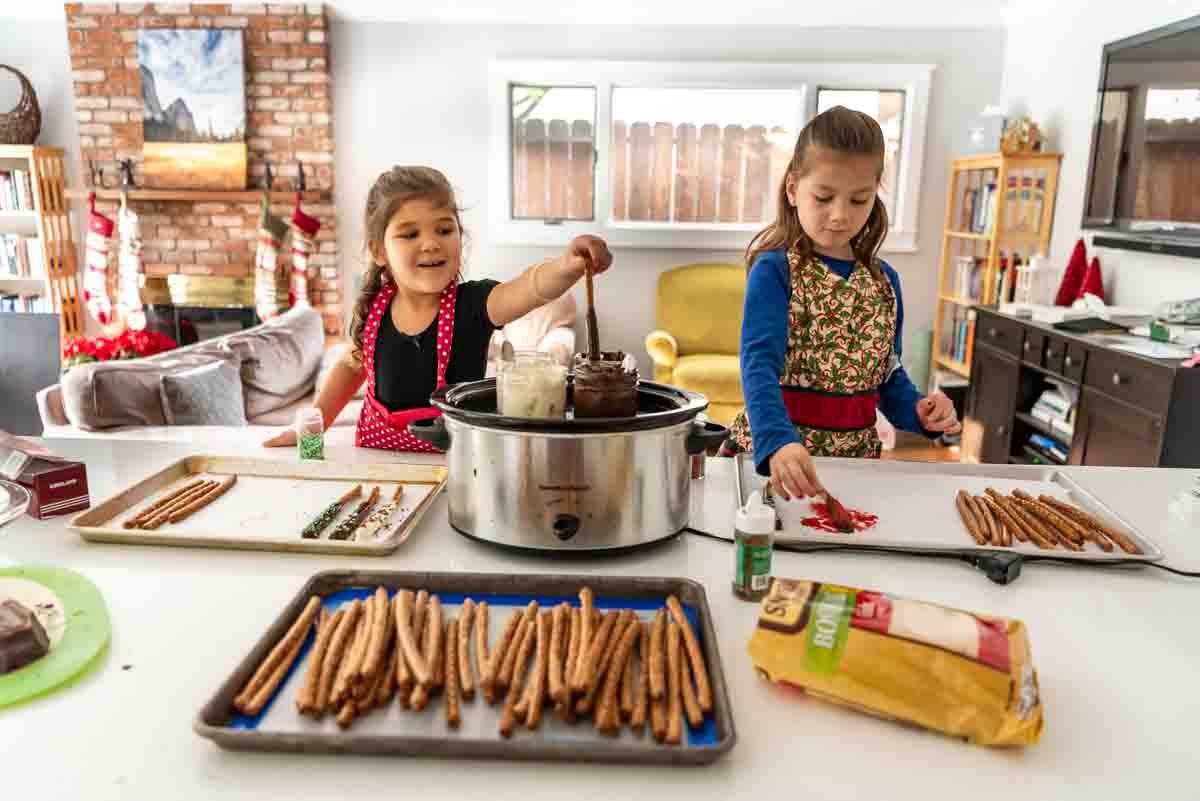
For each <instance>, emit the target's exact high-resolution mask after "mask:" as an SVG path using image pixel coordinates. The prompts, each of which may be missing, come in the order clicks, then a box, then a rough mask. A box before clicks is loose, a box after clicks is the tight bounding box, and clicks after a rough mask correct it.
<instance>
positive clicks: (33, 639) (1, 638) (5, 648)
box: [0, 601, 50, 675]
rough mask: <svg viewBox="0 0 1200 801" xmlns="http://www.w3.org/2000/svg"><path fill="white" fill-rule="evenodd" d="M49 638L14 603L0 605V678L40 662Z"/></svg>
mask: <svg viewBox="0 0 1200 801" xmlns="http://www.w3.org/2000/svg"><path fill="white" fill-rule="evenodd" d="M49 650H50V638H49V637H48V636H46V630H45V629H44V628H42V624H41V622H39V621H38V619H37V618H36V617H35V616H34V614H33V612H31V611H30V610H28V609H26V608H25V607H24V606H22V605H21V604H19V603H17V602H16V601H4V602H3V603H0V675H3V674H5V673H8V672H10V671H13V670H17V669H18V668H23V667H25V666H26V665H28V664H29V663H30V662H32V661H34V660H35V659H41V658H42V657H43V656H45V655H46V652H47V651H49Z"/></svg>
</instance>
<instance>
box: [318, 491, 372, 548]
mask: <svg viewBox="0 0 1200 801" xmlns="http://www.w3.org/2000/svg"><path fill="white" fill-rule="evenodd" d="M378 500H379V487H372V488H371V494H370V495H368V496H367V497H366V499H365V500H363V501H361V502H360V503H359V504H358V506H356V507H354V511H352V512H351V513H350V516H349V517H347V518H346V519H345V520H343V521H342V522H340V523H338V524H337V525H336V526H335V527H334V529H333V531H331V532H329V539H331V540H345V539H349V538H350V535H351V534H353V533H354V530H355V529H356V528H358V525H359V524H360V523H362V521H363V520H364V519H366V517H367V515H368V514H370V512H371V510H372V509H373V508H375V504H376V502H377V501H378Z"/></svg>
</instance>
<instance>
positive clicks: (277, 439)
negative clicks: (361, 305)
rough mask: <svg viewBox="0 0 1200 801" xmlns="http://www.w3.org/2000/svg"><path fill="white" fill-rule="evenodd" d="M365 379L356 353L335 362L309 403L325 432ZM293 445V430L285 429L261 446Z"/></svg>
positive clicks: (350, 353) (350, 352)
mask: <svg viewBox="0 0 1200 801" xmlns="http://www.w3.org/2000/svg"><path fill="white" fill-rule="evenodd" d="M366 378H367V371H366V370H365V369H364V368H363V364H362V355H361V354H360V353H358V352H357V351H355V350H353V349H351V350H348V351H346V353H345V355H343V356H342V358H340V359H338V360H337V363H336V364H335V365H334V366H333V369H332V370H330V371H329V375H328V377H326V379H325V383H323V384H322V385H321V391H320V392H319V393H317V399H316V401H314V403H313V405H314V406H316V407H317V408H318V409H320V410H321V418H322V419H323V420H324V422H325V430H326V431H328V430H329V427H330V426H331V425H333V421H334V420H336V419H337V416H338V415H339V414H341V413H342V409H345V408H346V404H347V403H349V402H350V400H351V398H353V397H354V393H356V392H358V388H359V387H361V386H362V382H363V381H365V380H366ZM295 444H296V430H295V429H294V428H286V429H284V430H283V431H280V432H279V433H278V434H276V435H275V436H273V437H271V438H270V439H268V440H266V441H265V442H263V445H264V446H266V447H268V448H279V447H285V446H288V445H295Z"/></svg>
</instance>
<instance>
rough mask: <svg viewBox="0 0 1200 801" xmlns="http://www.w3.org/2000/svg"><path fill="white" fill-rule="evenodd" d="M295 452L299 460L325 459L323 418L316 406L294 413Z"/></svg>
mask: <svg viewBox="0 0 1200 801" xmlns="http://www.w3.org/2000/svg"><path fill="white" fill-rule="evenodd" d="M296 452H297V453H298V454H299V456H300V458H301V459H324V458H325V418H324V417H323V416H322V414H321V410H320V409H318V408H317V407H316V406H309V407H307V408H305V409H299V410H297V411H296Z"/></svg>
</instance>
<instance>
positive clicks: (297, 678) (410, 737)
mask: <svg viewBox="0 0 1200 801" xmlns="http://www.w3.org/2000/svg"><path fill="white" fill-rule="evenodd" d="M378 586H383V587H386V588H387V589H388V591H389V593H393V594H394V592H395V591H396V590H398V589H412V590H418V589H425V590H428V591H429V592H430V593H432V594H437V595H438V596H439V597H440V598H441V599H442V603H443V613H444V615H445V618H446V620H450V619H451V618H452V617H454V616H455V615H456V614H457V610H458V608H459V605H460V603H461V602H462V600H463V598H465V597H470V598H473V599H475V600H477V601H479V600H486V601H487V602H488V604H489V606H490V607H491V612H490V614H489V624H490V629H491V637H490V641H491V642H493V643H494V642H496V641H497V640H498V639H499V635H500V631H501V629H502V628H503V626H504V623H505V622H506V621H507V619H508V617H509V614H510V613H511V611H512V610H515V609H520V608H522V607H524V606H525V604H527V603H528V602H529V601H530V600H537V601H538V602H539V604H541V605H542V607H543V608H548V606H550V605H553V604H557V603H559V602H561V601H564V600H565V601H568V602H570V603H572V605H575V606H578V603H579V599H578V592H579V590H580V588H582V587H584V586H588V587H591V588H592V590H593V592H594V593H595V596H596V600H595V605H596V608H597V609H614V608H630V609H634V610H636V611H637V612H638V614H639V616H640V617H642V619H644V620H649V619H652V617H653V614H654V612H655V611H656V610H657V609H659V608H661V607H662V606H663V604H664V602H665V600H666V597H667V596H668V595H670V594H674V595H675V596H676V597H677V598H679V601H680V603H681V604H682V605H683V607H684V610H685V612H686V613H687V615H688V617H689V620H690V622H691V624H692V628H693V630H694V631H695V632H696V635H697V637H698V638H699V640H700V645H701V648H702V649H703V650H704V657H705V661H706V663H707V666H708V672H709V678H710V681H711V683H712V689H713V702H714V703H713V713H712V714H711V715H709V716H708V717H707V718H706V719H705V723H704V725H703V726H702V727H701V728H700V729H696V730H693V729H690V728H689V727H688V726H687V724H686V721H685V722H684V725H683V742H682V743H681V744H680V745H660V744H659V743H658V742H656V741H655V739H654V737H653V736H652V735H651V734H650V731H649V726H647V727H646V729H645V730H644V731H643V733H642V734H641V735H637V734H634V733H633V732H632V731H630V730H629V729H628V728H627V727H625V728H622V730H621V733H620V735H619V736H617V737H605V736H603V735H601V734H599V733H598V732H596V730H595V727H594V726H593V724H592V721H591V720H590V719H582V720H580V721H579V722H577V723H576V724H574V725H569V724H567V723H564V722H562V721H560V720H559V719H558V718H557V717H556V716H555V715H553V714H549V713H547V714H546V715H544V716H543V720H542V725H541V727H540V728H538V729H537V730H536V731H529V730H527V729H525V728H522V727H517V729H516V730H515V732H514V733H513V736H512V737H511V738H508V739H506V738H504V737H502V736H501V735H500V734H499V732H498V725H499V720H500V712H501V707H502V704H500V703H497V704H496V705H495V706H490V705H489V704H487V703H486V702H485V701H484V700H483V698H482V694H481V693H478V692H477V693H476V695H475V699H474V700H473V701H465V700H464V701H463V702H462V703H461V710H462V725H461V726H460V727H459V728H458V729H452V728H449V727H448V726H447V725H446V720H445V710H444V709H443V704H442V701H441V699H440V697H439V698H435V699H434V700H433V701H432V702H431V703H430V704H429V706H428V707H427V708H426V709H425V710H424V711H423V712H420V713H417V712H412V711H409V710H404V709H401V708H400V705H399V704H398V703H397V702H396V701H394V700H393V702H392V703H391V704H390V705H389V707H388V708H387V709H383V710H380V709H377V710H374V711H372V712H371V713H369V714H368V715H366V716H365V717H363V718H360V719H358V720H355V721H354V724H353V725H352V726H351V727H350V728H349V729H347V730H345V731H342V730H341V729H339V728H338V727H337V724H336V723H335V721H334V720H333V716H329V715H327V716H326V717H325V718H324V719H323V720H320V721H315V720H312V719H310V718H308V717H303V716H301V715H300V714H298V713H297V712H296V706H295V697H296V693H297V692H298V691H299V688H300V686H301V684H302V683H303V676H304V670H305V665H304V662H305V659H306V657H307V655H308V652H309V649H310V648H311V645H312V641H313V640H314V635H313V634H311V633H310V634H309V638H308V639H309V641H308V642H307V643H306V644H305V645H304V649H303V650H302V651H301V652H300V655H299V658H297V660H296V663H295V664H294V665H293V667H292V670H291V672H290V673H289V674H288V676H287V677H286V678H285V679H284V682H283V683H282V684H281V685H280V688H279V689H278V690H277V691H276V693H275V696H274V697H273V698H272V699H271V701H270V702H269V703H268V705H267V706H266V708H265V709H264V710H263V712H262V713H261V714H260V715H259V716H257V717H255V718H248V717H246V716H243V715H240V714H239V713H237V712H236V711H235V710H234V709H233V698H234V696H236V695H237V693H238V692H239V691H240V690H241V688H242V687H243V686H244V685H245V683H246V682H247V681H248V680H249V677H250V676H251V674H253V672H254V671H255V669H256V668H257V667H258V665H259V664H260V663H261V662H262V660H263V659H264V658H265V657H266V655H267V653H268V652H269V651H270V650H271V648H272V647H273V646H274V645H275V643H276V642H278V641H279V639H280V638H281V637H282V636H283V635H284V633H285V632H286V631H287V629H288V627H289V626H290V625H291V624H292V622H293V621H294V620H295V619H296V617H297V616H298V615H299V614H300V611H301V610H302V609H303V608H304V605H305V603H307V601H308V599H309V598H310V597H311V596H312V595H314V594H315V595H320V596H321V597H322V599H323V602H324V604H325V606H326V608H330V609H333V608H336V607H337V606H339V605H340V604H341V603H344V602H347V601H348V600H349V599H351V598H354V597H360V598H365V597H366V595H367V594H368V593H369V592H371V591H373V590H374V588H375V587H378ZM193 728H194V729H195V731H196V733H197V734H199V735H200V736H202V737H207V738H209V739H211V740H213V741H214V742H215V743H217V745H219V746H221V747H223V748H228V749H235V750H252V751H293V752H300V753H316V752H338V753H355V754H387V755H408V756H438V757H459V758H480V757H482V758H497V759H520V760H543V761H566V762H617V763H631V764H661V765H700V764H705V763H709V762H712V761H714V760H716V759H718V758H719V757H720V756H721V755H723V754H725V753H726V752H728V751H729V750H730V749H731V748H733V746H734V743H735V742H736V740H737V734H736V731H735V729H734V722H733V713H732V710H731V707H730V702H729V691H728V687H727V685H726V682H725V673H724V671H723V670H722V666H721V657H720V654H719V653H718V651H717V639H716V635H715V632H714V629H713V621H712V614H711V613H710V611H709V607H708V600H707V596H706V595H705V592H704V588H703V587H702V586H701V585H699V584H697V583H696V582H694V581H691V580H688V579H683V578H653V577H623V576H583V575H520V574H518V575H513V574H493V573H417V572H413V573H404V572H392V571H361V570H354V571H350V570H346V571H329V572H323V573H318V574H317V575H315V576H313V577H312V578H311V579H309V581H308V582H307V583H306V584H305V585H304V587H303V588H302V589H301V590H300V591H299V593H297V595H296V596H295V598H294V599H293V600H292V601H291V602H290V603H289V604H288V606H287V608H286V609H284V611H283V612H282V613H281V614H280V616H279V617H278V618H277V619H276V620H275V622H274V623H273V624H272V625H271V626H270V628H269V629H268V630H267V632H266V633H265V634H264V635H263V637H262V638H261V639H260V640H259V641H258V642H257V643H256V644H255V645H254V647H253V648H252V649H251V650H250V652H249V653H248V654H247V655H246V657H245V658H244V659H242V660H241V662H240V663H239V664H238V665H237V667H236V668H235V669H234V671H233V673H232V674H231V675H230V676H229V677H228V678H226V679H225V680H224V682H222V684H221V686H220V688H219V689H218V690H217V692H216V694H215V695H214V696H213V697H212V698H211V699H210V700H209V701H208V703H206V704H205V705H204V707H203V708H202V709H201V710H200V713H199V715H198V716H197V718H196V720H195V723H194V726H193Z"/></svg>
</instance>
